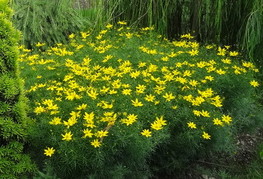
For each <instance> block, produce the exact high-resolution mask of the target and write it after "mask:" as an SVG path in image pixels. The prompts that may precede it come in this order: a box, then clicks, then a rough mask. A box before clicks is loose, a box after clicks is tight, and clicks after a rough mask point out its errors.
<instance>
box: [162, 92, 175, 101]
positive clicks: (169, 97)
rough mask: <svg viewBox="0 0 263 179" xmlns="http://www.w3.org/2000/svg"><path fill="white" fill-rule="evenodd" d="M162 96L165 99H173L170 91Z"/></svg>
mask: <svg viewBox="0 0 263 179" xmlns="http://www.w3.org/2000/svg"><path fill="white" fill-rule="evenodd" d="M163 97H164V98H165V99H166V101H171V100H173V99H175V96H174V95H173V94H172V93H165V94H164V95H163Z"/></svg>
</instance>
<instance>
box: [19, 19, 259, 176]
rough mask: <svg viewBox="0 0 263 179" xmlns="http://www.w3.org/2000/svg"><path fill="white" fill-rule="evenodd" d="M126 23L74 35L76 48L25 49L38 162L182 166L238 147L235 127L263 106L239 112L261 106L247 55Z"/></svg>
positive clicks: (99, 170) (70, 167) (139, 171)
mask: <svg viewBox="0 0 263 179" xmlns="http://www.w3.org/2000/svg"><path fill="white" fill-rule="evenodd" d="M126 24H127V23H126V22H119V26H118V27H112V25H111V24H108V25H107V26H106V28H105V29H104V30H101V31H100V32H98V33H94V34H93V33H91V32H80V33H79V34H71V35H69V38H70V39H71V40H70V43H69V44H65V45H63V44H56V46H54V47H49V48H48V50H46V51H39V50H38V51H30V50H27V49H24V48H21V51H23V52H24V54H22V55H21V57H20V62H21V65H22V67H23V76H24V78H26V79H30V80H26V88H27V95H28V97H29V98H30V99H31V104H32V105H31V106H32V109H31V111H32V113H31V114H30V115H31V117H32V118H35V119H36V122H35V126H34V128H35V130H33V131H32V134H31V137H32V144H34V145H35V151H36V152H35V153H36V155H37V156H38V157H36V158H38V159H39V162H40V163H41V162H42V160H44V161H45V160H47V161H48V162H50V165H51V166H52V167H53V168H54V171H55V173H56V174H57V175H58V176H59V177H62V178H66V177H69V178H70V177H71V178H72V177H74V176H75V177H76V176H78V177H80V178H81V177H87V176H89V177H91V178H92V177H95V178H96V177H98V178H104V177H111V178H125V177H126V178H127V177H129V176H133V177H134V178H138V177H139V178H143V177H149V176H150V175H151V174H152V172H153V171H154V172H166V173H168V172H172V171H176V169H177V170H182V169H183V168H184V166H185V165H186V164H188V163H189V162H191V161H193V160H195V159H199V158H202V157H203V156H205V155H206V154H207V153H213V154H215V153H216V152H220V151H227V152H233V151H234V149H233V148H234V143H233V142H232V141H233V138H234V137H235V133H236V131H241V129H242V127H241V126H244V124H246V122H248V121H250V120H253V121H257V120H260V119H259V118H256V117H255V115H254V114H255V113H256V109H255V108H251V110H250V111H245V112H243V110H242V109H239V108H241V107H245V106H246V105H247V104H251V103H253V104H255V105H257V103H256V102H255V101H253V102H251V100H250V99H253V100H254V98H255V96H254V95H255V94H257V93H256V91H257V88H258V86H259V82H258V81H257V80H256V79H255V77H254V74H255V73H257V72H258V69H257V68H256V67H255V66H254V65H253V63H251V62H248V61H245V60H242V59H241V57H240V56H239V54H238V52H236V51H232V50H230V47H228V46H224V47H217V46H215V45H207V46H201V45H200V44H198V43H197V42H195V41H194V40H193V39H192V38H193V37H192V36H191V35H190V34H185V35H182V38H181V39H180V40H178V41H172V42H170V41H168V40H166V39H162V38H161V36H159V35H155V34H154V33H153V32H151V30H152V29H153V28H151V27H146V28H142V29H140V31H138V32H137V31H134V30H131V29H130V28H129V27H126ZM149 31H150V32H149ZM29 77H30V78H29ZM238 90H240V91H241V92H239V91H238ZM244 96H246V98H247V99H248V103H247V102H246V101H247V100H243V99H244ZM240 100H243V101H244V103H242V105H239V106H237V103H238V102H237V101H240ZM236 108H238V110H239V112H240V114H241V115H242V114H243V115H244V116H246V118H245V117H244V118H238V117H239V116H237V114H235V113H234V111H235V110H236ZM251 114H253V115H251ZM239 128H240V129H239ZM43 139H44V140H43ZM39 151H42V154H41V153H39ZM45 156H46V157H45ZM49 157H50V158H49ZM156 168H157V169H156Z"/></svg>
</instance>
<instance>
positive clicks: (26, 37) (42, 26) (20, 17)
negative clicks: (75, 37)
mask: <svg viewBox="0 0 263 179" xmlns="http://www.w3.org/2000/svg"><path fill="white" fill-rule="evenodd" d="M12 6H13V9H14V11H15V13H14V17H13V21H14V24H15V26H16V27H17V29H19V30H20V31H21V32H22V34H23V39H22V43H23V44H24V45H26V46H27V47H28V48H35V45H36V44H37V43H38V42H41V43H46V44H47V45H54V44H55V43H61V42H66V40H67V38H66V37H67V36H68V35H69V34H71V33H73V32H76V31H79V30H80V29H81V28H83V25H84V21H83V20H82V19H81V18H80V15H79V14H78V13H77V12H76V11H75V9H74V8H73V1H72V0H56V1H54V0H47V1H42V0H13V3H12Z"/></svg>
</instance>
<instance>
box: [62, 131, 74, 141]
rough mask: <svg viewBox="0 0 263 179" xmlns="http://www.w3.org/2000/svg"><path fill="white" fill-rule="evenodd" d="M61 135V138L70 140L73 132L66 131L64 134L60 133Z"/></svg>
mask: <svg viewBox="0 0 263 179" xmlns="http://www.w3.org/2000/svg"><path fill="white" fill-rule="evenodd" d="M61 135H62V137H63V138H62V140H65V141H70V140H72V136H73V134H72V133H71V132H67V133H65V134H61Z"/></svg>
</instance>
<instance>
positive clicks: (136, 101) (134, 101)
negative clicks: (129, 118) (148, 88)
mask: <svg viewBox="0 0 263 179" xmlns="http://www.w3.org/2000/svg"><path fill="white" fill-rule="evenodd" d="M131 101H132V105H133V106H135V107H140V106H143V103H142V102H140V101H139V100H138V99H137V98H136V99H135V100H131Z"/></svg>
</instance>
